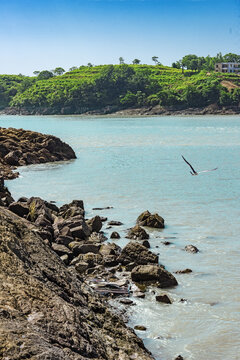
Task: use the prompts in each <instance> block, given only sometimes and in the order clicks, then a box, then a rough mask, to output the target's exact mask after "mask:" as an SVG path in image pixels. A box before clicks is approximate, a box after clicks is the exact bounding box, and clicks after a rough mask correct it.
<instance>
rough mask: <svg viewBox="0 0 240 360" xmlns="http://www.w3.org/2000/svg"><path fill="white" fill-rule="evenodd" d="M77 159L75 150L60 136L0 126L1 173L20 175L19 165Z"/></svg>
mask: <svg viewBox="0 0 240 360" xmlns="http://www.w3.org/2000/svg"><path fill="white" fill-rule="evenodd" d="M71 159H76V155H75V152H74V151H73V149H72V148H71V147H70V146H69V145H68V144H65V143H64V142H62V141H61V140H60V139H59V138H57V137H56V136H52V135H44V134H41V133H38V132H35V131H28V130H23V129H14V128H8V129H5V128H0V175H2V176H3V177H4V178H5V179H14V178H16V177H18V175H19V174H18V172H14V171H13V170H15V169H16V167H17V166H23V165H30V164H41V163H46V162H51V161H64V160H71Z"/></svg>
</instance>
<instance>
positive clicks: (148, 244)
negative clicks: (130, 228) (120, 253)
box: [142, 240, 150, 249]
mask: <svg viewBox="0 0 240 360" xmlns="http://www.w3.org/2000/svg"><path fill="white" fill-rule="evenodd" d="M142 245H143V246H145V247H146V248H147V249H150V243H149V241H148V240H144V241H143V242H142Z"/></svg>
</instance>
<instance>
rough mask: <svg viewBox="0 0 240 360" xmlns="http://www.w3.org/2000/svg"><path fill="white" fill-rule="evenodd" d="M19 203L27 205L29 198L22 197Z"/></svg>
mask: <svg viewBox="0 0 240 360" xmlns="http://www.w3.org/2000/svg"><path fill="white" fill-rule="evenodd" d="M17 202H22V203H27V202H28V198H27V197H25V196H21V197H20V198H19V199H18V201H17Z"/></svg>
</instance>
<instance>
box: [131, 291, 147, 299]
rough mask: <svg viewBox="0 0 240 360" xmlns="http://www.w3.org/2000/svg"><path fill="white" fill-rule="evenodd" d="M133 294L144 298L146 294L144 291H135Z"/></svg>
mask: <svg viewBox="0 0 240 360" xmlns="http://www.w3.org/2000/svg"><path fill="white" fill-rule="evenodd" d="M133 296H134V297H137V298H139V299H144V298H145V296H146V295H145V294H144V292H142V291H134V292H133Z"/></svg>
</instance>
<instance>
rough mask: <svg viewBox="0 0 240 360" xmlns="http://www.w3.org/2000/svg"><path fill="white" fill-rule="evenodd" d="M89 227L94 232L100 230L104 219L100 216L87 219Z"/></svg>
mask: <svg viewBox="0 0 240 360" xmlns="http://www.w3.org/2000/svg"><path fill="white" fill-rule="evenodd" d="M86 223H87V225H88V227H89V228H90V231H91V233H92V232H97V233H98V232H99V231H100V230H101V228H102V221H101V218H100V216H98V215H97V216H94V217H93V218H92V219H89V220H87V221H86Z"/></svg>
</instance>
